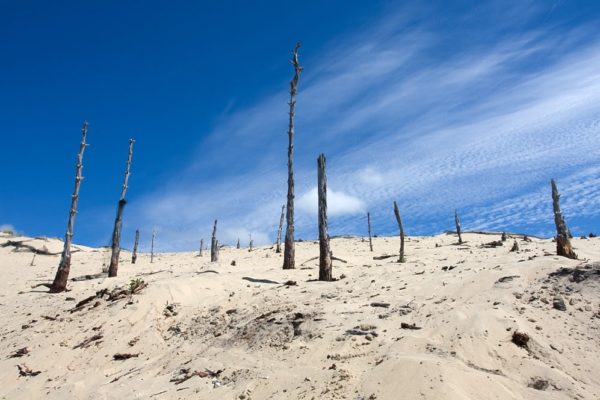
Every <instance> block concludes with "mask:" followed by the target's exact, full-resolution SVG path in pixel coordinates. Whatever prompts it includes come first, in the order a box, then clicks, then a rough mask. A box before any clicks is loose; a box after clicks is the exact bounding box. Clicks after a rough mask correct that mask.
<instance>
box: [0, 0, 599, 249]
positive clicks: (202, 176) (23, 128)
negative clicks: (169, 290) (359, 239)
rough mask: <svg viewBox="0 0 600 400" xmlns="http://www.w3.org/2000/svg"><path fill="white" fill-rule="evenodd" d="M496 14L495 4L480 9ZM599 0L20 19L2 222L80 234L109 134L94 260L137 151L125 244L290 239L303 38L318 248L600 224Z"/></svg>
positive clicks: (78, 9) (5, 144) (11, 38)
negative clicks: (215, 231) (291, 141)
mask: <svg viewBox="0 0 600 400" xmlns="http://www.w3.org/2000/svg"><path fill="white" fill-rule="evenodd" d="M475 4H476V5H475ZM599 20H600V4H599V3H598V2H594V1H514V2H511V1H489V2H471V1H455V2H450V1H431V2H416V1H415V2H397V1H369V2H363V1H337V0H335V1H326V2H325V1H308V2H288V1H256V2H241V1H238V2H232V1H222V2H199V1H197V2H191V1H189V2H185V1H176V2H170V3H169V4H168V5H167V3H164V2H162V3H159V2H151V1H143V2H142V1H127V2H116V1H115V2H111V1H103V2H53V3H49V2H41V1H19V2H10V3H9V2H5V3H4V4H3V5H2V12H1V13H0V37H2V39H1V40H0V54H2V62H1V63H0V135H1V140H2V146H1V147H0V167H1V168H2V172H3V177H2V186H1V187H2V190H1V192H0V225H11V226H13V227H14V228H15V229H16V230H17V231H19V232H23V233H25V234H28V235H46V236H58V237H60V236H63V235H64V230H65V226H66V220H67V215H68V208H69V203H70V194H71V192H72V186H73V177H74V163H75V156H76V153H77V149H78V142H79V139H80V127H81V123H82V121H83V120H88V121H89V123H90V130H89V135H88V141H89V143H91V146H90V147H89V149H88V150H87V151H86V155H85V160H84V175H85V176H86V180H85V181H84V182H83V185H82V189H81V198H80V207H79V211H80V212H79V214H78V216H77V220H76V223H75V241H76V242H79V243H84V244H89V245H107V244H108V243H109V242H110V236H111V231H112V224H113V219H114V214H115V211H116V205H117V201H118V197H119V194H120V185H121V182H122V179H123V176H122V175H123V171H124V167H125V161H126V157H127V145H128V139H129V138H130V137H135V139H136V144H135V152H134V156H133V166H132V175H131V179H130V188H129V191H128V196H127V197H128V200H129V203H128V205H127V207H126V209H125V221H124V232H123V238H124V245H125V246H129V245H131V241H132V239H133V234H134V231H135V228H136V227H139V228H140V230H141V232H142V242H143V247H144V248H147V245H148V242H149V237H150V232H151V230H152V229H153V228H155V229H156V230H157V232H158V238H157V246H158V248H159V249H161V250H183V249H193V248H196V247H197V243H198V241H199V239H200V238H201V237H204V238H205V239H206V238H208V237H209V235H210V230H211V224H212V221H213V220H214V219H215V218H218V219H219V234H220V235H219V236H220V238H221V241H222V242H226V243H227V242H228V243H234V242H235V240H236V239H237V237H240V238H241V240H242V243H244V242H247V240H248V235H249V234H252V236H253V238H254V240H255V243H268V242H272V241H273V240H274V238H275V233H276V225H277V223H278V221H279V212H280V209H281V205H282V204H284V203H285V195H286V175H285V174H286V157H287V149H286V146H287V132H286V129H287V111H288V108H287V101H288V96H289V95H288V89H289V80H290V78H291V77H292V68H291V66H290V64H289V62H288V59H289V56H290V51H291V49H292V48H293V46H294V44H295V43H296V41H301V42H302V44H303V46H302V48H301V50H300V59H301V63H302V65H303V66H304V68H305V69H304V72H303V74H302V76H301V78H300V83H299V93H298V97H297V108H296V111H297V119H296V141H295V152H296V153H295V155H296V158H295V163H296V204H297V217H296V218H297V237H298V238H305V239H308V238H314V237H316V234H317V226H316V192H315V189H314V188H315V186H316V158H317V156H318V154H319V153H320V152H324V153H325V154H326V155H327V161H328V183H329V189H330V192H329V203H330V204H329V206H330V221H329V222H330V233H331V234H332V235H334V234H357V235H364V234H365V233H366V216H365V213H366V211H367V210H370V211H371V213H372V215H373V225H374V231H375V233H377V234H396V231H397V228H396V224H395V220H394V218H393V209H392V202H393V201H394V200H396V201H397V202H398V204H399V206H400V211H401V213H402V215H403V219H404V224H405V229H406V231H407V232H408V233H409V234H413V235H429V234H436V233H439V232H442V231H444V230H446V229H451V228H452V227H453V210H454V208H458V209H459V212H460V214H461V219H462V222H463V228H464V229H466V230H470V229H489V230H507V231H519V232H528V233H531V234H537V235H547V236H549V235H551V234H552V232H553V220H552V215H551V202H550V185H549V180H550V178H551V177H555V178H556V179H557V182H558V186H559V190H560V191H561V193H562V200H563V209H564V212H565V215H566V219H567V222H568V223H569V224H570V225H571V229H572V231H573V232H574V233H576V234H587V233H589V232H590V231H598V230H599V229H598V227H599V226H600V185H599V183H600V164H599V163H598V160H599V159H600V108H599V107H600V106H599V104H600V69H599V68H598V65H600V32H599V30H598V26H600V25H599V24H598V23H599Z"/></svg>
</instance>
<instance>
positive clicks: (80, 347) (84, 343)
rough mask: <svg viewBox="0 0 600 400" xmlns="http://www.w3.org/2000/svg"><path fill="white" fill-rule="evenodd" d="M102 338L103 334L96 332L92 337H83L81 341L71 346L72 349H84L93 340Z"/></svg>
mask: <svg viewBox="0 0 600 400" xmlns="http://www.w3.org/2000/svg"><path fill="white" fill-rule="evenodd" d="M102 338H103V336H102V335H101V334H96V335H94V336H92V337H89V338H87V339H85V340H84V341H83V342H81V343H79V344H78V345H77V346H75V347H73V349H84V348H86V347H89V346H90V345H91V344H92V343H93V342H97V341H98V340H100V339H102Z"/></svg>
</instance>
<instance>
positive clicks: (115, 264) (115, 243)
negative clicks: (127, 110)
mask: <svg viewBox="0 0 600 400" xmlns="http://www.w3.org/2000/svg"><path fill="white" fill-rule="evenodd" d="M134 143H135V140H133V139H129V154H128V156H127V164H126V165H125V178H124V179H123V186H122V187H121V196H120V197H119V203H118V205H117V216H116V217H115V226H114V228H113V235H112V244H111V251H112V253H111V256H110V265H109V267H108V276H109V278H114V277H115V276H117V273H118V271H119V254H120V253H121V227H122V226H123V210H124V209H125V205H126V204H127V200H125V195H126V194H127V187H128V183H129V175H130V173H131V158H132V157H133V144H134Z"/></svg>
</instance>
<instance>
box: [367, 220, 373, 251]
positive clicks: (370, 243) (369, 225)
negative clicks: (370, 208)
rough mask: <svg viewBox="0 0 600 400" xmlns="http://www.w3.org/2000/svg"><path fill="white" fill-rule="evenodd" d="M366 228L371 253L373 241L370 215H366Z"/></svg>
mask: <svg viewBox="0 0 600 400" xmlns="http://www.w3.org/2000/svg"><path fill="white" fill-rule="evenodd" d="M367 227H368V228H369V248H370V249H371V251H373V239H371V213H370V212H368V213H367Z"/></svg>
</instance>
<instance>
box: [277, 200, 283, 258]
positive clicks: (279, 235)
mask: <svg viewBox="0 0 600 400" xmlns="http://www.w3.org/2000/svg"><path fill="white" fill-rule="evenodd" d="M284 210H285V204H284V205H282V206H281V217H279V229H277V247H276V248H275V253H281V229H282V227H283V218H284V217H285V215H284V213H283V212H284Z"/></svg>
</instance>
